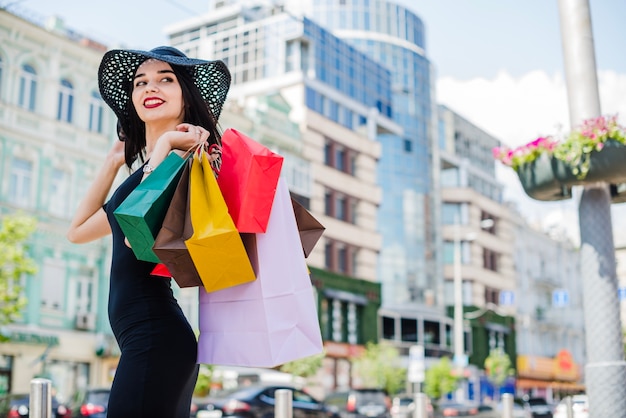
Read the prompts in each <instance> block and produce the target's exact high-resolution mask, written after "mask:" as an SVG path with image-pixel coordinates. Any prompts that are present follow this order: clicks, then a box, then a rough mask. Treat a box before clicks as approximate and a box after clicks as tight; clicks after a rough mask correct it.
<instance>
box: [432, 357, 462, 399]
mask: <svg viewBox="0 0 626 418" xmlns="http://www.w3.org/2000/svg"><path fill="white" fill-rule="evenodd" d="M458 380H459V378H458V377H456V376H454V375H453V373H452V363H451V362H450V359H449V358H448V357H442V358H440V359H439V361H438V362H437V363H435V364H433V365H432V366H430V367H429V368H428V369H427V370H426V375H425V379H424V393H425V394H426V395H428V397H429V398H430V399H435V400H436V399H440V398H441V397H442V396H444V395H446V394H448V393H451V392H452V391H454V390H455V389H456V387H457V383H458Z"/></svg>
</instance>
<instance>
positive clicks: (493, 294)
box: [485, 287, 500, 305]
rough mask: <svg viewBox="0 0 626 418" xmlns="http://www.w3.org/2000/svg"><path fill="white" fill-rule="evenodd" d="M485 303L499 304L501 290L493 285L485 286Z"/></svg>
mask: <svg viewBox="0 0 626 418" xmlns="http://www.w3.org/2000/svg"><path fill="white" fill-rule="evenodd" d="M485 303H493V304H494V305H498V304H499V303H500V291H499V290H498V289H493V288H491V287H485Z"/></svg>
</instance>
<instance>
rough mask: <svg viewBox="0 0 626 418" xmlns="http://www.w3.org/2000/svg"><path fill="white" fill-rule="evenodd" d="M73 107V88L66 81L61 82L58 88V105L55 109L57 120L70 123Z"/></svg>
mask: <svg viewBox="0 0 626 418" xmlns="http://www.w3.org/2000/svg"><path fill="white" fill-rule="evenodd" d="M73 106H74V87H73V86H72V83H70V82H69V81H68V80H65V79H63V80H61V86H60V87H59V103H58V109H57V120H60V121H64V122H68V123H71V122H72V110H73Z"/></svg>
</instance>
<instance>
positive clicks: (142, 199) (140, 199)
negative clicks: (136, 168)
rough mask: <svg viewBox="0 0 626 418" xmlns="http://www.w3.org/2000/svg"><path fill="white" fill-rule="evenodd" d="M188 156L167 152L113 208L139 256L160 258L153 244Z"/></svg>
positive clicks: (149, 258) (147, 258)
mask: <svg viewBox="0 0 626 418" xmlns="http://www.w3.org/2000/svg"><path fill="white" fill-rule="evenodd" d="M188 158H189V156H188V154H186V155H185V156H184V157H181V156H179V155H178V154H176V153H174V152H172V153H170V154H169V155H168V156H167V158H165V160H163V161H162V162H161V164H159V165H158V166H157V167H156V168H155V169H154V171H153V172H152V173H150V175H149V176H148V177H146V178H145V179H144V180H143V181H142V182H141V183H140V184H139V185H138V186H137V187H136V188H135V190H133V191H132V192H131V193H130V194H129V195H128V197H127V198H126V199H125V200H124V201H123V202H122V204H121V205H120V206H119V207H118V208H117V209H116V210H115V211H114V212H113V214H114V215H115V218H116V219H117V222H118V223H119V225H120V228H121V229H122V231H123V232H124V235H125V236H126V238H127V239H128V242H129V243H130V246H131V248H132V250H133V253H135V257H137V259H138V260H143V261H151V262H154V263H159V262H160V260H159V258H158V257H157V255H156V254H155V253H154V251H153V250H152V246H153V245H154V239H155V238H156V236H157V234H158V233H159V230H160V229H161V225H162V224H163V218H165V213H166V212H167V208H168V207H169V205H170V202H171V200H172V196H173V195H174V190H176V186H177V184H178V180H179V179H180V176H181V174H182V172H183V168H184V166H185V162H186V161H187V159H188Z"/></svg>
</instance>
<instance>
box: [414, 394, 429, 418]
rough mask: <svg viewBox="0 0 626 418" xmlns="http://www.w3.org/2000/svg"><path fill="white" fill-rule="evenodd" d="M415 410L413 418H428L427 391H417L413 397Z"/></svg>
mask: <svg viewBox="0 0 626 418" xmlns="http://www.w3.org/2000/svg"><path fill="white" fill-rule="evenodd" d="M413 403H414V404H415V410H414V411H413V418H428V397H427V396H426V394H425V393H416V394H415V397H414V398H413Z"/></svg>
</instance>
